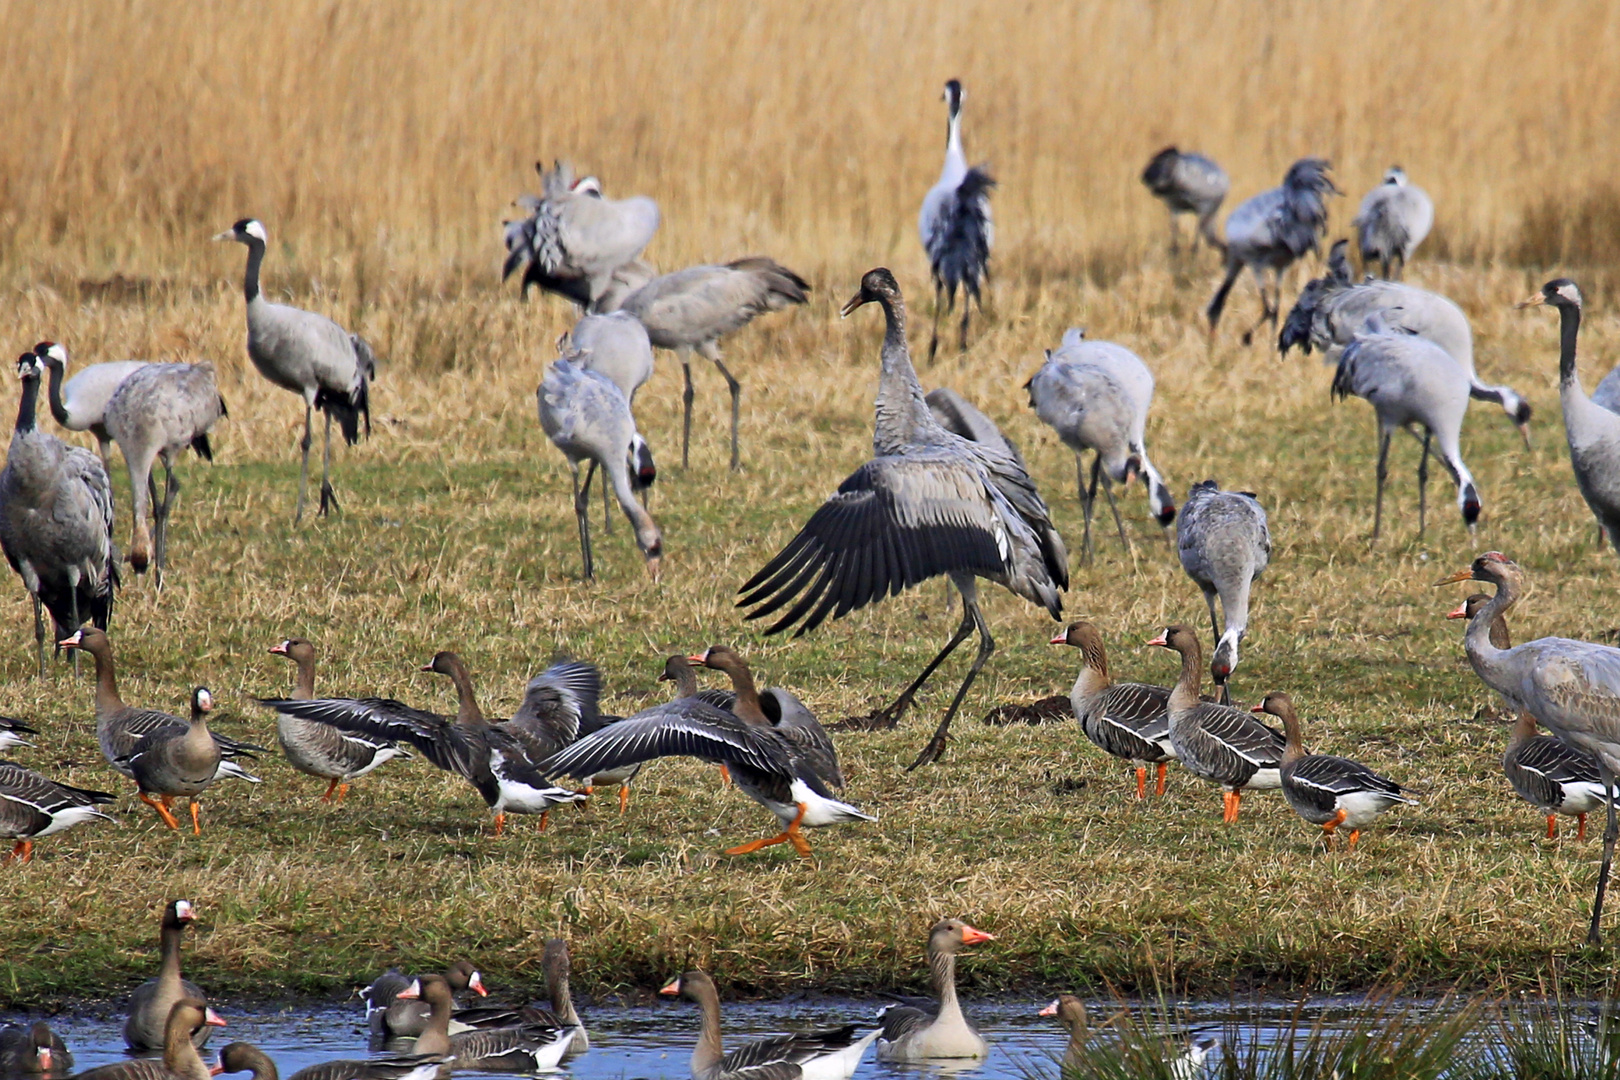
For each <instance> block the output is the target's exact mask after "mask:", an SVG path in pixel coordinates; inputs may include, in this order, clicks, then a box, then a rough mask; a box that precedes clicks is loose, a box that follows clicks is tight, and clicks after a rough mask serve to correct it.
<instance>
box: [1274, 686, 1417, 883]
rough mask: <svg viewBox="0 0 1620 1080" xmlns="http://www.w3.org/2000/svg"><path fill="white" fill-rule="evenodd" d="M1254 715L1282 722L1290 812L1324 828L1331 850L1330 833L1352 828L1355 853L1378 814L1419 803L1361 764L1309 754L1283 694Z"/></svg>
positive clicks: (1284, 788) (1285, 789)
mask: <svg viewBox="0 0 1620 1080" xmlns="http://www.w3.org/2000/svg"><path fill="white" fill-rule="evenodd" d="M1253 711H1254V712H1264V713H1269V714H1271V715H1272V716H1275V717H1276V718H1277V719H1279V720H1281V721H1282V723H1283V732H1284V748H1283V759H1282V768H1281V769H1280V770H1279V776H1280V777H1281V779H1282V793H1283V798H1284V799H1286V800H1288V805H1289V806H1291V807H1293V808H1294V813H1296V814H1298V815H1299V816H1300V817H1302V818H1304V819H1305V820H1306V821H1308V822H1310V823H1311V824H1312V825H1320V826H1322V833H1323V837H1324V839H1325V840H1326V842H1327V845H1328V846H1329V847H1332V846H1333V834H1334V831H1335V830H1336V829H1338V828H1339V827H1340V826H1344V827H1346V828H1348V829H1349V830H1350V849H1351V850H1352V851H1354V850H1355V847H1356V841H1357V840H1359V839H1361V830H1362V829H1364V828H1366V827H1367V826H1368V825H1370V824H1372V822H1373V820H1374V819H1375V818H1377V817H1378V816H1379V815H1380V814H1382V813H1384V812H1385V811H1386V810H1388V809H1390V808H1391V807H1393V806H1397V805H1399V804H1401V803H1407V804H1409V805H1414V806H1415V805H1417V799H1416V798H1415V797H1414V796H1412V795H1410V794H1408V793H1407V792H1406V791H1405V790H1403V789H1402V788H1401V785H1399V784H1397V783H1396V782H1395V781H1393V780H1391V779H1390V778H1389V777H1387V776H1380V775H1379V774H1378V773H1375V772H1373V771H1372V770H1371V769H1369V768H1367V766H1365V765H1363V764H1362V763H1361V762H1359V761H1351V760H1350V759H1349V758H1342V757H1334V756H1333V755H1332V754H1307V753H1306V752H1305V746H1304V744H1303V743H1302V742H1301V740H1300V734H1299V715H1298V714H1297V713H1295V712H1294V703H1293V701H1292V700H1291V699H1290V698H1289V696H1288V695H1287V694H1284V693H1280V692H1277V691H1273V692H1272V693H1269V694H1267V695H1266V698H1265V700H1264V701H1262V702H1261V703H1260V704H1258V705H1256V706H1255V707H1254V709H1253Z"/></svg>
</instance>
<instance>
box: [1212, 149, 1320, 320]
mask: <svg viewBox="0 0 1620 1080" xmlns="http://www.w3.org/2000/svg"><path fill="white" fill-rule="evenodd" d="M1330 168H1331V166H1330V165H1329V164H1328V163H1327V162H1326V161H1325V160H1323V159H1322V158H1314V157H1308V158H1300V159H1299V160H1298V161H1296V162H1294V164H1293V165H1291V166H1289V168H1288V173H1287V174H1286V175H1285V176H1284V177H1283V182H1282V186H1281V187H1275V188H1272V189H1271V190H1270V191H1263V192H1261V193H1260V194H1259V195H1256V196H1254V197H1253V198H1251V199H1248V200H1246V201H1244V202H1242V203H1239V204H1238V208H1237V209H1236V210H1233V211H1232V213H1231V214H1230V215H1229V216H1228V217H1227V219H1226V277H1225V278H1223V279H1222V281H1221V284H1220V288H1218V289H1216V290H1215V295H1214V297H1212V298H1211V299H1210V301H1209V308H1208V310H1207V311H1206V312H1205V314H1206V315H1207V316H1208V318H1209V332H1210V333H1211V334H1214V333H1215V327H1216V326H1217V325H1218V324H1219V323H1220V321H1221V310H1222V309H1223V308H1224V307H1225V306H1226V297H1227V294H1228V293H1230V292H1231V291H1232V286H1233V284H1235V283H1236V282H1237V279H1238V275H1239V274H1241V273H1242V272H1243V268H1244V267H1248V268H1249V270H1250V271H1251V272H1252V273H1253V274H1254V283H1255V286H1256V287H1257V288H1258V289H1259V290H1260V303H1261V308H1262V310H1261V313H1260V318H1259V319H1257V320H1256V321H1255V324H1254V325H1253V326H1252V327H1250V328H1249V329H1248V330H1246V331H1244V333H1243V344H1245V345H1247V344H1249V342H1250V341H1251V340H1252V339H1253V337H1254V331H1256V330H1258V329H1260V324H1261V323H1263V322H1265V321H1266V320H1268V319H1269V320H1271V325H1272V327H1273V328H1275V327H1276V325H1277V319H1278V318H1279V316H1280V315H1281V312H1282V274H1283V271H1284V270H1287V269H1288V268H1289V267H1290V266H1292V265H1294V262H1295V260H1297V259H1298V258H1299V257H1300V256H1302V255H1304V254H1305V253H1306V252H1307V251H1316V250H1317V240H1318V238H1319V237H1321V236H1322V234H1323V233H1325V232H1326V231H1327V203H1326V202H1325V199H1326V197H1327V196H1328V195H1339V194H1342V192H1340V191H1339V189H1338V188H1337V187H1335V186H1334V185H1333V181H1332V179H1330V178H1329V176H1328V170H1329V169H1330ZM1267 270H1269V271H1271V274H1272V279H1273V281H1274V283H1275V285H1274V291H1273V293H1272V295H1271V296H1269V297H1268V296H1267V295H1266V271H1267Z"/></svg>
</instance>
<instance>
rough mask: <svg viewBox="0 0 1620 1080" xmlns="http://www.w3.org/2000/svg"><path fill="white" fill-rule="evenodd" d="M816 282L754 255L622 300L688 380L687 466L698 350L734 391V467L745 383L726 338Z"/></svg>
mask: <svg viewBox="0 0 1620 1080" xmlns="http://www.w3.org/2000/svg"><path fill="white" fill-rule="evenodd" d="M809 294H810V284H809V282H807V281H805V280H804V279H803V278H802V277H800V276H799V275H798V274H795V273H794V272H793V271H792V270H789V269H788V268H787V267H785V266H783V265H782V264H781V263H778V262H777V261H776V260H774V259H767V258H764V257H752V258H746V259H737V260H736V261H734V262H729V263H724V264H721V265H717V266H689V267H687V268H686V269H685V270H677V271H675V272H674V273H672V274H664V275H663V276H661V277H655V278H653V279H652V280H651V281H649V282H647V283H646V284H644V285H642V286H640V287H639V288H637V289H636V290H635V291H634V292H631V293H630V294H629V295H628V296H625V297H624V298H623V300H622V302H621V303H620V308H619V309H620V310H623V311H628V312H629V313H630V314H632V315H634V316H635V317H636V318H638V319H640V320H641V324H642V325H643V326H645V327H646V328H647V337H648V338H649V339H650V340H651V341H652V343H653V345H654V346H656V347H657V348H660V349H672V350H674V352H675V355H676V356H678V357H679V358H680V361H681V374H682V375H683V376H684V378H685V380H686V386H685V389H684V390H683V391H682V394H681V404H682V408H683V411H684V418H683V421H682V426H681V468H683V469H684V468H686V467H687V465H688V462H689V448H690V445H691V442H692V396H693V393H692V352H693V350H696V351H697V353H698V354H699V355H701V356H704V357H707V358H708V359H710V360H712V361H714V366H715V367H716V368H718V369H719V370H720V374H721V376H722V377H723V378H724V379H725V380H726V387H727V388H728V389H729V390H730V391H731V468H732V469H733V470H736V469H739V468H741V464H740V459H739V458H738V456H737V418H738V411H739V408H740V404H739V403H740V400H741V396H742V384H741V383H740V382H738V381H737V378H736V376H734V375H732V374H731V372H730V371H729V370H727V368H726V365H725V364H724V363H723V362H722V361H721V359H720V339H721V338H723V337H725V336H726V335H727V334H730V333H732V332H733V331H736V330H740V329H742V328H743V327H744V326H747V325H748V324H749V323H751V322H753V321H754V319H756V318H757V317H759V316H760V315H764V314H766V313H768V312H772V311H781V310H782V309H783V308H786V307H790V306H792V305H794V304H803V303H806V302H808V300H809Z"/></svg>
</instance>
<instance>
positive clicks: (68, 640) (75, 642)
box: [56, 630, 84, 649]
mask: <svg viewBox="0 0 1620 1080" xmlns="http://www.w3.org/2000/svg"><path fill="white" fill-rule="evenodd" d="M83 637H84V632H83V631H81V630H75V631H73V636H72V637H65V638H63V639H62V640H61V641H58V642H57V643H56V644H57V646H58V647H60V648H63V649H77V648H78V647H79V641H80V639H81V638H83Z"/></svg>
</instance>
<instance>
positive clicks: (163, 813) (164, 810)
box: [140, 791, 180, 829]
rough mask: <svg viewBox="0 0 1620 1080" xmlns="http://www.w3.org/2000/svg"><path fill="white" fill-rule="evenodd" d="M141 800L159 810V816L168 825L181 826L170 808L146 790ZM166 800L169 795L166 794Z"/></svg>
mask: <svg viewBox="0 0 1620 1080" xmlns="http://www.w3.org/2000/svg"><path fill="white" fill-rule="evenodd" d="M140 800H141V802H143V803H145V804H146V805H147V806H150V807H151V808H152V809H154V810H156V811H157V812H158V817H160V818H162V819H163V824H165V825H167V826H168V827H169V828H171V829H178V828H179V827H180V822H179V821H178V820H177V819H176V818H175V816H174V815H173V814H171V813H169V808H168V807H167V806H164V805H163V803H160V802H158V801H157V800H156V799H154V798H152V796H150V795H148V794H147V793H146V792H144V791H143V792H141V794H140ZM164 801H165V802H167V801H168V796H167V795H165V796H164Z"/></svg>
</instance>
